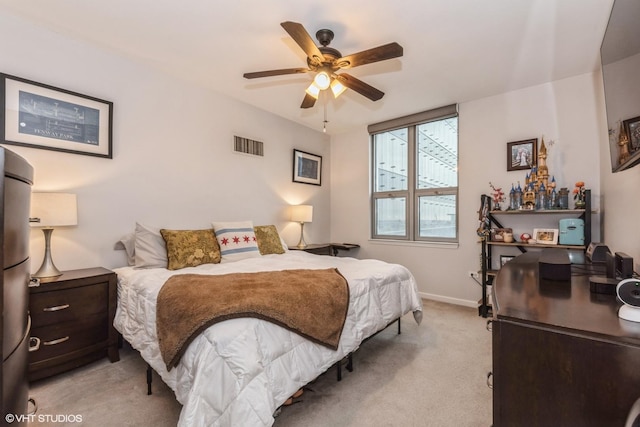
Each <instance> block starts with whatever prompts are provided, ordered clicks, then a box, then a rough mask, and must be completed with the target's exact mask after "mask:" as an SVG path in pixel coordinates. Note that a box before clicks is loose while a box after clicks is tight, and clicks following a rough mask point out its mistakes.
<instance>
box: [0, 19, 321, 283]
mask: <svg viewBox="0 0 640 427" xmlns="http://www.w3.org/2000/svg"><path fill="white" fill-rule="evenodd" d="M18 41H19V42H18ZM0 71H1V72H4V73H7V74H11V75H15V76H19V77H22V78H26V79H31V80H34V81H37V82H40V83H45V84H49V85H52V86H57V87H61V88H64V89H67V90H72V91H75V92H79V93H82V94H87V95H91V96H95V97H98V98H101V99H106V100H109V101H113V103H114V119H113V120H114V122H113V129H114V132H113V152H114V157H113V159H112V160H109V159H103V158H94V157H89V156H83V155H75V154H66V153H58V152H54V151H48V150H40V149H32V148H24V147H17V146H13V145H7V146H6V148H8V149H10V150H13V151H15V152H17V153H18V154H20V155H22V156H23V157H24V158H26V159H27V160H28V161H29V162H30V163H31V165H33V167H34V169H35V185H34V191H65V192H73V193H77V195H78V210H79V224H78V226H77V227H74V228H67V229H63V228H60V229H57V230H55V232H54V233H53V241H52V249H53V254H54V261H55V263H56V265H57V266H58V268H60V269H63V270H64V269H74V268H84V267H93V266H98V265H100V266H104V267H109V268H112V267H117V266H120V265H123V264H124V262H125V257H124V254H123V253H122V251H114V249H113V246H114V243H115V242H116V241H117V240H118V239H119V238H120V237H121V236H122V235H124V234H125V233H128V232H130V231H132V230H133V228H134V225H135V222H136V221H141V222H144V223H147V224H150V225H155V226H160V227H167V228H206V227H210V225H211V221H213V220H219V221H229V220H244V219H251V220H253V221H254V224H276V225H277V227H278V228H279V229H280V230H281V232H282V234H283V236H284V238H285V240H286V241H287V242H288V243H290V244H295V243H297V241H298V237H299V230H300V228H299V225H297V224H295V223H291V222H289V221H288V210H287V206H288V205H289V204H299V203H310V204H313V205H314V207H315V214H314V221H313V223H311V224H308V225H307V226H306V227H305V234H306V235H307V236H308V240H309V241H323V240H325V238H326V236H328V234H329V225H330V220H329V190H330V183H331V179H330V175H329V173H328V171H329V167H330V145H329V141H328V138H327V137H326V136H325V135H324V134H322V133H319V132H316V131H313V130H310V129H308V128H306V127H302V126H299V125H297V124H294V123H292V122H289V121H286V120H283V119H281V118H279V117H277V116H275V115H272V114H270V113H267V112H265V111H262V110H258V109H256V108H253V107H251V106H248V105H246V104H242V103H240V102H238V101H234V100H232V99H229V98H227V97H225V96H221V95H219V94H217V93H213V92H210V91H208V90H205V89H203V88H201V87H198V86H194V85H192V84H190V83H187V82H184V81H179V80H176V79H174V78H172V77H171V76H168V75H164V74H160V73H157V72H155V71H152V70H151V69H149V68H148V67H146V66H144V65H142V64H139V63H135V62H132V61H129V60H127V59H124V58H122V57H119V56H115V55H111V54H109V53H107V52H104V51H100V50H97V49H95V48H93V47H89V46H86V45H84V44H81V43H78V42H75V41H72V40H69V39H66V38H64V37H62V36H60V35H58V34H55V33H50V32H47V31H44V30H41V29H39V28H36V27H34V26H32V25H31V24H30V23H28V22H23V21H21V20H19V19H17V18H11V17H9V16H6V15H0ZM234 135H239V136H244V137H248V138H252V139H256V140H260V141H263V142H264V144H265V148H264V151H265V156H264V157H262V158H261V157H253V156H249V155H243V154H237V153H234V152H233V151H232V150H233V136H234ZM293 148H298V149H301V150H304V151H308V152H311V153H314V154H318V155H321V156H323V160H324V175H323V177H322V181H323V185H322V186H321V187H318V186H312V185H306V184H299V183H293V182H292V180H291V177H292V159H293V152H292V149H293ZM43 250H44V239H43V237H42V232H41V231H39V230H33V231H32V245H31V254H32V271H35V270H36V269H37V268H38V266H39V265H40V263H41V261H42V253H43Z"/></svg>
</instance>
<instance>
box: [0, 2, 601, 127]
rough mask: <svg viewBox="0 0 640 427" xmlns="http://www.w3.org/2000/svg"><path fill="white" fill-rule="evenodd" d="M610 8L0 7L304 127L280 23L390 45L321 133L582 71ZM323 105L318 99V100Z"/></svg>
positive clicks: (592, 65)
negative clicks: (361, 90) (259, 74)
mask: <svg viewBox="0 0 640 427" xmlns="http://www.w3.org/2000/svg"><path fill="white" fill-rule="evenodd" d="M612 3H613V0H395V1H393V0H322V1H319V0H233V1H222V0H108V1H105V0H46V1H44V0H41V1H37V0H0V13H13V14H16V15H18V16H21V17H23V18H26V19H28V20H30V21H33V22H36V23H38V25H40V26H42V27H47V28H50V29H52V30H53V31H55V32H57V33H60V34H63V35H66V36H70V37H73V38H75V39H80V40H84V41H86V42H87V43H91V44H94V45H96V46H99V47H101V48H103V49H107V50H109V51H112V52H115V53H118V54H121V55H125V56H128V57H131V58H135V59H136V60H140V61H144V62H145V63H147V64H148V65H150V66H152V67H156V68H160V69H163V70H165V71H167V72H169V73H172V74H175V75H178V76H181V77H183V78H186V79H189V80H192V81H196V82H198V83H199V84H202V85H204V86H207V87H210V88H212V89H214V90H217V91H219V92H222V93H224V94H227V95H229V96H231V97H233V98H237V99H239V100H242V101H244V102H246V103H248V104H251V105H254V106H256V107H259V108H261V109H264V110H267V111H270V112H272V113H275V114H277V115H280V116H282V117H285V118H287V119H290V120H292V121H295V122H298V123H302V124H304V125H306V126H309V127H311V128H314V129H318V130H320V129H322V122H323V119H324V107H323V105H324V102H317V103H316V105H315V107H313V108H312V109H309V110H303V109H300V108H299V107H300V103H301V102H302V99H303V97H304V89H305V88H306V87H307V86H308V85H309V83H310V81H311V79H312V76H311V75H309V74H299V75H288V76H278V77H269V78H263V79H256V80H246V79H244V78H243V77H242V74H243V73H245V72H250V71H262V70H270V69H278V68H295V67H305V66H306V57H305V55H304V53H303V52H302V50H301V49H300V48H299V47H298V46H297V45H296V44H295V43H294V42H293V41H292V40H291V38H289V36H288V35H287V33H286V32H285V31H284V30H283V29H282V27H281V26H280V23H281V22H283V21H294V22H300V23H302V24H303V25H304V26H305V28H306V29H307V31H308V32H309V34H311V36H312V37H313V38H314V40H315V32H316V31H317V30H319V29H321V28H329V29H331V30H332V31H333V32H334V33H335V38H334V40H333V42H332V43H331V45H330V46H331V47H333V48H335V49H338V50H339V51H340V52H341V53H342V54H343V55H347V54H351V53H355V52H359V51H361V50H365V49H369V48H372V47H375V46H380V45H383V44H386V43H389V42H393V41H395V42H398V43H399V44H400V45H402V46H403V48H404V56H403V57H401V58H396V59H391V60H388V61H384V62H379V63H375V64H368V65H363V66H361V67H356V68H353V69H351V70H349V73H350V74H352V75H353V76H354V77H357V78H359V79H361V80H363V81H365V82H367V83H369V84H370V85H372V86H374V87H376V88H378V89H380V90H382V91H383V92H385V96H384V98H382V99H381V100H380V101H377V102H372V101H370V100H368V99H367V98H364V97H362V96H361V95H359V94H357V93H355V92H353V91H351V90H347V92H345V93H344V94H343V95H342V96H340V98H338V99H337V100H333V99H328V101H327V102H326V109H327V115H328V117H327V118H328V120H329V123H328V127H327V133H330V134H331V133H338V132H343V131H347V130H350V129H353V128H354V127H362V126H366V125H367V124H370V123H375V122H378V121H382V120H387V119H390V118H394V117H399V116H403V115H406V114H411V113H416V112H419V111H424V110H428V109H430V108H434V107H439V106H443V105H448V104H452V103H456V102H466V101H470V100H473V99H478V98H482V97H486V96H491V95H495V94H499V93H504V92H507V91H510V90H514V89H519V88H523V87H528V86H532V85H537V84H541V83H545V82H548V81H552V80H557V79H562V78H566V77H570V76H574V75H579V74H583V73H587V72H591V71H594V70H596V69H598V68H599V64H600V59H599V49H600V44H601V41H602V36H603V34H604V30H605V27H606V24H607V21H608V18H609V12H610V10H611V5H612ZM327 98H328V97H327Z"/></svg>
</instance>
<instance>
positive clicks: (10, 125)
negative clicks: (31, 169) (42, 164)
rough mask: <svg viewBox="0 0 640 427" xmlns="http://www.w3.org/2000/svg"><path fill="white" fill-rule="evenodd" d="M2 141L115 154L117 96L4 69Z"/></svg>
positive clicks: (0, 93) (0, 94)
mask: <svg viewBox="0 0 640 427" xmlns="http://www.w3.org/2000/svg"><path fill="white" fill-rule="evenodd" d="M0 101H1V102H2V104H1V105H2V107H1V108H0V132H2V136H1V139H0V143H2V144H9V145H19V146H22V147H30V148H40V149H45V150H53V151H61V152H64V153H72V154H82V155H87V156H96V157H104V158H108V159H111V158H113V152H112V147H113V102H110V101H105V100H103V99H99V98H95V97H92V96H88V95H82V94H80V93H77V92H72V91H70V90H66V89H61V88H58V87H54V86H50V85H46V84H42V83H38V82H34V81H32V80H27V79H23V78H20V77H16V76H11V75H8V74H2V73H0Z"/></svg>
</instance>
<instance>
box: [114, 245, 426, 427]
mask: <svg viewBox="0 0 640 427" xmlns="http://www.w3.org/2000/svg"><path fill="white" fill-rule="evenodd" d="M328 267H337V268H338V269H339V271H340V272H341V273H342V275H343V276H344V277H345V278H346V279H347V281H348V282H349V289H350V303H349V311H348V314H347V319H346V322H345V325H344V330H343V332H342V336H341V338H340V344H339V347H338V350H337V351H333V350H330V349H328V348H327V347H324V346H322V345H319V344H314V343H312V342H311V341H308V340H306V339H304V338H302V337H301V336H299V335H297V334H296V333H294V332H290V331H288V330H286V329H284V328H282V327H280V326H277V325H275V324H272V323H270V322H267V321H264V320H258V319H252V318H243V319H233V320H227V321H224V322H221V323H218V324H215V325H213V326H211V327H209V328H208V329H206V330H205V331H204V332H203V333H202V334H201V335H200V336H198V337H197V338H196V339H195V340H194V341H193V342H192V343H191V344H190V345H189V347H188V349H187V351H186V353H185V354H184V356H183V357H182V359H181V361H180V363H179V365H178V366H177V367H176V368H174V369H172V370H171V371H169V372H167V369H166V367H165V365H164V362H163V361H162V357H161V355H160V350H159V347H158V342H157V338H156V309H155V308H156V297H157V295H158V292H159V291H160V288H161V287H162V285H163V283H164V282H165V281H166V279H167V278H169V277H170V276H171V275H174V274H186V273H198V274H226V273H232V272H254V271H267V270H285V269H294V268H311V269H313V268H318V269H320V268H328ZM116 273H117V274H118V309H117V312H116V317H115V321H114V325H115V327H116V329H117V330H118V331H119V332H120V333H122V335H123V337H124V338H125V339H126V340H127V341H128V342H129V343H130V344H131V345H132V346H133V347H134V348H135V349H137V350H138V351H139V352H140V354H141V355H142V357H143V358H144V359H145V360H146V361H147V362H148V363H149V364H150V365H151V366H152V367H153V369H155V370H156V371H157V372H158V373H159V374H160V376H161V377H162V379H163V380H164V382H166V383H167V384H168V385H169V387H171V389H173V391H174V392H175V394H176V398H177V399H178V401H179V402H180V403H181V404H182V405H183V408H182V413H181V414H180V421H179V425H181V426H247V427H249V426H270V425H272V424H273V422H274V418H273V413H274V411H275V410H276V409H277V408H278V407H279V406H280V405H282V403H283V402H284V401H285V400H287V398H289V396H291V395H292V394H293V393H294V392H295V391H296V390H298V389H299V388H300V387H302V386H303V385H305V384H307V383H309V382H310V381H312V380H314V379H315V378H317V377H318V375H320V374H321V373H322V372H324V371H326V370H327V369H328V368H330V367H331V366H332V365H333V364H335V363H336V362H337V361H339V360H341V359H342V358H344V357H345V356H346V355H347V354H349V353H350V352H352V351H354V350H356V349H357V348H358V346H359V345H360V343H361V342H362V341H363V340H364V339H365V338H367V337H369V336H371V335H372V334H374V333H375V332H377V331H379V330H381V329H383V328H384V327H385V326H387V325H388V324H389V323H390V322H391V321H393V320H394V319H396V318H398V317H400V316H402V315H404V314H406V313H408V312H409V311H413V312H414V317H415V319H416V321H418V322H419V321H420V320H421V315H422V301H421V299H420V297H419V295H418V292H417V286H416V283H415V280H414V278H413V276H412V275H411V273H410V272H409V271H408V270H407V269H406V268H404V267H402V266H400V265H396V264H388V263H385V262H382V261H377V260H357V259H354V258H341V257H330V256H318V255H312V254H308V253H306V252H303V251H289V252H286V253H285V254H283V255H266V256H262V257H259V258H250V259H246V260H242V261H236V262H231V263H223V264H207V265H201V266H199V267H194V268H185V269H183V270H178V271H169V270H166V269H158V268H156V269H144V270H143V269H134V268H132V267H124V268H119V269H116Z"/></svg>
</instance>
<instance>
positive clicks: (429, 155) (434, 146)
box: [369, 105, 458, 242]
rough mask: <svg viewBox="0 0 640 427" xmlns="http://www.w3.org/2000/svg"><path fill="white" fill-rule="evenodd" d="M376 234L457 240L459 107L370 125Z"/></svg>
mask: <svg viewBox="0 0 640 427" xmlns="http://www.w3.org/2000/svg"><path fill="white" fill-rule="evenodd" d="M369 133H370V134H371V143H372V153H373V155H372V168H371V170H372V178H373V179H372V184H373V188H372V200H371V214H372V222H371V223H372V237H373V238H374V239H395V240H410V241H443V242H457V241H458V220H457V218H458V215H457V213H458V113H457V106H455V105H452V106H448V107H443V108H439V109H436V110H431V111H427V112H424V113H418V114H414V115H412V116H408V117H403V118H400V119H394V120H390V121H387V122H383V123H378V124H375V125H371V126H369Z"/></svg>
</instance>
